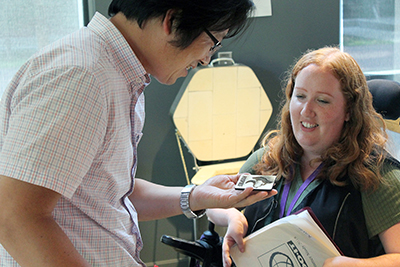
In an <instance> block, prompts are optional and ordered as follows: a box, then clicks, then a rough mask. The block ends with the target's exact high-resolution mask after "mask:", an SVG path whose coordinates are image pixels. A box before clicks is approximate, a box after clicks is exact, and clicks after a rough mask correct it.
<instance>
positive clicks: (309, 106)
mask: <svg viewBox="0 0 400 267" xmlns="http://www.w3.org/2000/svg"><path fill="white" fill-rule="evenodd" d="M301 115H303V116H305V117H312V116H314V115H315V113H314V107H313V103H312V101H307V102H305V103H304V105H303V108H302V109H301Z"/></svg>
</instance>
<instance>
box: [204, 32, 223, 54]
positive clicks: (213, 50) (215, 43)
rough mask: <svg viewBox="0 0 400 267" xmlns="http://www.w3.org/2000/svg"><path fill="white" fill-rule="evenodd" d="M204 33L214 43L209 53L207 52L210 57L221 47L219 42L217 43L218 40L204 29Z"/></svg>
mask: <svg viewBox="0 0 400 267" xmlns="http://www.w3.org/2000/svg"><path fill="white" fill-rule="evenodd" d="M204 32H205V33H206V34H207V35H208V36H209V37H210V38H211V40H212V41H213V42H214V45H213V46H211V48H210V51H209V53H210V56H212V55H214V54H215V52H217V51H218V50H219V49H220V48H221V47H222V44H221V42H220V41H218V39H217V38H215V36H214V35H213V34H212V33H211V32H209V31H208V30H207V29H204Z"/></svg>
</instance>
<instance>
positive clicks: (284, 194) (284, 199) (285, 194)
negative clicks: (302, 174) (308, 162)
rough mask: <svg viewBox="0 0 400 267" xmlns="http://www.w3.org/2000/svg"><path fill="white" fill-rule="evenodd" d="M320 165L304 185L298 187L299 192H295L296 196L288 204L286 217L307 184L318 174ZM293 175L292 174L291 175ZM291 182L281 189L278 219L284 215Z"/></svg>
mask: <svg viewBox="0 0 400 267" xmlns="http://www.w3.org/2000/svg"><path fill="white" fill-rule="evenodd" d="M322 165H323V164H322V163H321V164H320V165H319V166H318V167H317V168H316V169H315V170H314V171H313V173H312V174H311V175H310V176H309V177H308V178H307V179H306V180H305V181H304V183H303V184H302V185H301V186H300V188H299V190H297V192H296V195H295V196H294V198H293V200H292V202H291V203H290V206H289V208H288V210H287V212H286V216H288V215H290V213H292V210H293V208H294V205H295V204H296V202H297V200H298V199H299V197H300V196H301V194H302V193H303V192H304V190H305V189H306V188H307V186H308V185H309V184H311V182H312V181H314V179H315V177H316V176H317V174H318V173H319V171H320V169H321V167H322ZM293 175H294V174H293ZM291 184H292V182H289V183H286V184H285V187H284V188H283V192H282V198H281V203H280V212H279V218H282V217H283V214H284V213H285V207H286V203H287V199H288V196H289V190H290V186H291Z"/></svg>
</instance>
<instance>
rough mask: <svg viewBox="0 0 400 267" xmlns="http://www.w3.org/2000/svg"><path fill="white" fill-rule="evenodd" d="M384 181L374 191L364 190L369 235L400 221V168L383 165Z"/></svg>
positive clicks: (364, 207)
mask: <svg viewBox="0 0 400 267" xmlns="http://www.w3.org/2000/svg"><path fill="white" fill-rule="evenodd" d="M382 174H383V177H384V181H385V182H384V183H382V184H381V185H380V186H379V188H378V190H376V191H374V192H372V193H371V192H363V193H362V203H363V209H364V215H365V221H366V225H367V229H368V234H369V237H370V238H372V237H374V236H376V235H377V234H379V233H381V232H383V231H384V230H386V229H388V228H390V227H392V226H393V225H395V224H397V223H398V222H400V169H398V168H396V167H395V166H392V165H390V164H388V163H384V166H383V172H382Z"/></svg>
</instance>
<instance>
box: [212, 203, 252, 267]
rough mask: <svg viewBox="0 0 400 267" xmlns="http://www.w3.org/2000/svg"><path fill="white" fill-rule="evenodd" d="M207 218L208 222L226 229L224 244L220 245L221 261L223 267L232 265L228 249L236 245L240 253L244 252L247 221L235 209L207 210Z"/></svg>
mask: <svg viewBox="0 0 400 267" xmlns="http://www.w3.org/2000/svg"><path fill="white" fill-rule="evenodd" d="M207 216H208V219H209V220H210V221H212V222H213V223H215V224H216V225H219V226H225V227H228V228H227V231H226V234H225V237H224V242H223V244H222V259H223V264H224V267H229V266H231V264H232V260H231V259H230V249H231V247H232V246H233V245H235V244H237V245H238V248H239V250H240V251H242V252H243V251H244V242H243V237H244V235H245V234H246V232H247V227H248V224H247V219H246V217H245V216H244V215H243V213H241V212H240V211H238V210H237V209H235V208H232V209H209V210H207Z"/></svg>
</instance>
